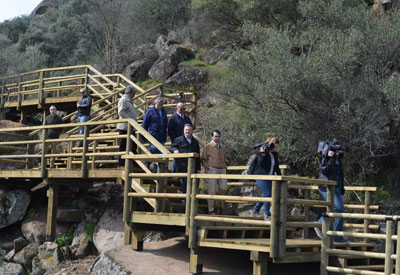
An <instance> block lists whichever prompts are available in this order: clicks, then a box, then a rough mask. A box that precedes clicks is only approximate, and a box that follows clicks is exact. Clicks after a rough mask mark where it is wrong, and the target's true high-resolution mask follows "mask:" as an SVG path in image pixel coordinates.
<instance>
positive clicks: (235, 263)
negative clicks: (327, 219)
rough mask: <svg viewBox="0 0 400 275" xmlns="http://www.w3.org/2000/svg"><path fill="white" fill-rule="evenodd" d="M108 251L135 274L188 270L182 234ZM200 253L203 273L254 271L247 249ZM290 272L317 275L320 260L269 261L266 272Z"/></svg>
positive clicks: (289, 274)
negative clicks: (138, 249)
mask: <svg viewBox="0 0 400 275" xmlns="http://www.w3.org/2000/svg"><path fill="white" fill-rule="evenodd" d="M107 254H109V255H110V256H111V257H112V258H113V259H114V260H116V261H117V262H118V264H119V265H121V266H123V267H124V269H125V270H126V271H130V272H132V274H134V275H148V274H164V275H176V274H189V249H188V247H187V241H186V240H185V239H184V238H182V237H178V238H172V239H168V240H166V241H160V242H151V243H145V244H144V250H143V251H141V252H136V251H133V250H132V249H131V248H130V247H129V246H123V247H119V248H117V249H114V250H112V251H109V252H107ZM202 255H204V257H203V274H226V275H228V274H229V275H245V274H253V271H252V270H253V263H252V261H250V253H249V252H248V251H237V250H227V249H217V248H202ZM293 272H295V274H296V275H318V274H319V263H299V264H271V263H269V265H268V274H273V275H292V274H293Z"/></svg>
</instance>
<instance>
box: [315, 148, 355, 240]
mask: <svg viewBox="0 0 400 275" xmlns="http://www.w3.org/2000/svg"><path fill="white" fill-rule="evenodd" d="M320 147H321V144H320ZM319 151H320V152H319V153H321V157H322V159H321V160H320V165H319V176H318V178H319V179H324V180H333V181H336V185H335V195H334V209H333V211H334V212H335V213H344V199H345V195H344V178H343V165H342V160H343V158H344V157H345V156H346V154H347V152H349V147H348V146H346V145H339V144H338V142H337V141H336V140H333V142H325V143H324V145H322V148H321V149H320V148H319ZM318 191H319V193H320V194H321V196H322V197H323V198H324V199H325V200H327V187H326V185H320V186H319V188H318ZM318 222H319V223H321V222H322V217H321V218H320V219H319V220H318ZM314 230H315V232H316V234H317V235H318V237H320V238H322V231H321V229H320V228H318V227H315V228H314ZM333 230H334V231H343V218H335V222H334V225H333ZM333 241H334V242H335V243H339V244H347V243H349V242H350V241H349V240H346V239H345V238H343V237H341V236H335V237H334V238H333Z"/></svg>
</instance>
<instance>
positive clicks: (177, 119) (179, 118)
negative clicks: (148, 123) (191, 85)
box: [168, 102, 192, 172]
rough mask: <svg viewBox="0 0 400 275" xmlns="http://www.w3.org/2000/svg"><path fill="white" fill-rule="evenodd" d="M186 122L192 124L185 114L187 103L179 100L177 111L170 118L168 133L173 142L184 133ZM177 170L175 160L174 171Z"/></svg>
mask: <svg viewBox="0 0 400 275" xmlns="http://www.w3.org/2000/svg"><path fill="white" fill-rule="evenodd" d="M186 124H192V121H191V120H190V117H188V116H187V115H186V114H185V103H183V102H179V103H178V104H176V112H175V113H174V114H173V115H172V116H171V117H170V118H169V120H168V135H169V137H170V139H171V143H172V142H174V140H175V139H176V138H177V137H180V136H182V135H183V128H184V127H185V125H186ZM175 171H176V161H175V160H174V162H173V165H172V172H175Z"/></svg>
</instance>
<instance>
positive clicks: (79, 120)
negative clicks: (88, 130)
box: [78, 116, 89, 147]
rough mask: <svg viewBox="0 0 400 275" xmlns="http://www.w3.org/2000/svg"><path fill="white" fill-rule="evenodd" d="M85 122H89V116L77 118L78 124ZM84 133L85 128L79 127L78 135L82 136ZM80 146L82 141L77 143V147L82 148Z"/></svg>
mask: <svg viewBox="0 0 400 275" xmlns="http://www.w3.org/2000/svg"><path fill="white" fill-rule="evenodd" d="M87 121H89V116H78V123H80V122H87ZM84 131H85V128H84V127H81V128H79V129H78V134H79V135H83V132H84ZM82 145H83V141H82V140H80V141H78V146H79V147H82Z"/></svg>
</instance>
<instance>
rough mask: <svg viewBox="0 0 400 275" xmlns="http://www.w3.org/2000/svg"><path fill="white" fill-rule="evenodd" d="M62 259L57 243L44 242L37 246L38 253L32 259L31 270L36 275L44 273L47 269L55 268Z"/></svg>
mask: <svg viewBox="0 0 400 275" xmlns="http://www.w3.org/2000/svg"><path fill="white" fill-rule="evenodd" d="M63 259H64V256H63V253H62V252H61V249H60V248H59V247H58V244H56V243H52V242H45V243H44V244H42V245H41V246H39V249H38V254H37V256H36V257H35V258H34V259H33V261H32V271H33V273H34V274H36V275H42V274H45V273H46V271H47V270H49V269H52V268H55V267H56V266H57V265H58V264H59V263H60V262H62V261H63Z"/></svg>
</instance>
